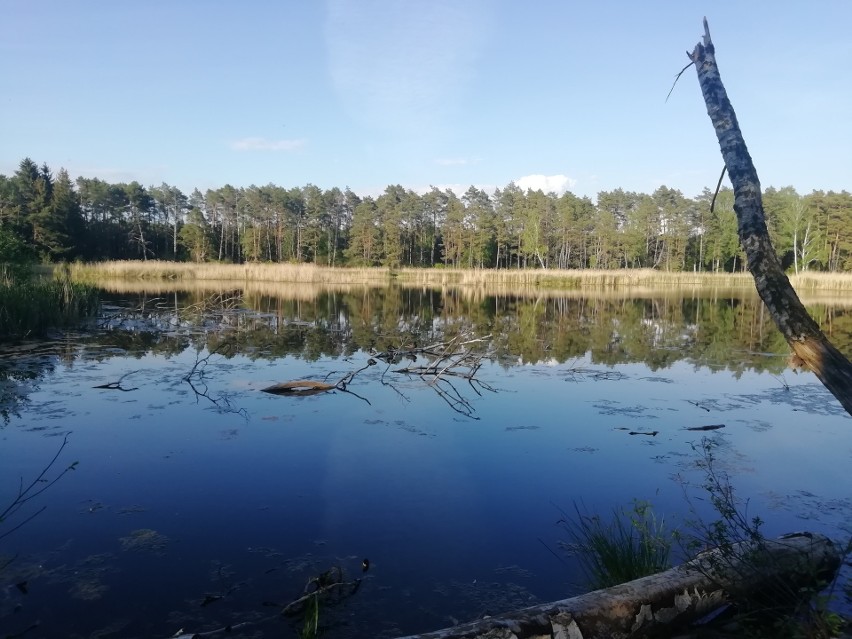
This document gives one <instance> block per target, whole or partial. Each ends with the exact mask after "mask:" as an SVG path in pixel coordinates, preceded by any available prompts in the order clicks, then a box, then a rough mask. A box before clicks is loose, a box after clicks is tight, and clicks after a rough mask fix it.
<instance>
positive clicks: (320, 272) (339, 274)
mask: <svg viewBox="0 0 852 639" xmlns="http://www.w3.org/2000/svg"><path fill="white" fill-rule="evenodd" d="M70 273H71V277H72V278H73V279H75V280H78V281H101V280H104V279H123V280H159V281H167V280H171V281H202V280H220V281H240V282H281V283H314V284H384V283H387V282H389V281H398V282H404V283H406V284H413V285H418V286H420V285H422V286H490V287H498V286H511V287H516V288H517V287H524V288H527V287H529V288H539V289H562V290H570V289H591V288H594V289H608V288H610V289H615V288H639V287H646V288H670V287H678V288H683V287H710V288H720V287H721V288H728V289H751V288H753V287H754V281H753V280H752V277H751V275H750V274H749V273H707V272H703V273H698V272H675V271H657V270H654V269H613V270H605V269H584V270H559V269H500V270H495V269H443V268H435V269H426V268H401V269H389V268H348V267H346V268H341V267H327V266H317V265H315V264H288V263H279V264H270V263H246V264H221V263H218V262H216V263H214V262H209V263H202V264H199V263H187V262H165V261H156V260H149V261H147V262H140V261H127V260H125V261H112V262H96V263H91V264H73V265H71V266H70ZM791 281H792V283H793V286H795V287H796V289H797V290H835V291H852V273H810V272H809V273H801V274H799V275H794V276H792V277H791Z"/></svg>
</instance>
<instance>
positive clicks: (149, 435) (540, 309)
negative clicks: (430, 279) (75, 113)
mask: <svg viewBox="0 0 852 639" xmlns="http://www.w3.org/2000/svg"><path fill="white" fill-rule="evenodd" d="M134 286H138V285H134ZM146 286H147V284H146ZM155 286H159V285H155ZM811 310H812V312H813V313H814V315H815V316H816V317H817V318H818V319H819V320H820V321H821V323H822V325H823V327H824V328H825V329H826V330H827V331H828V332H829V333H830V334H831V338H832V340H833V341H834V342H835V344H837V345H838V347H839V348H840V349H841V350H842V351H844V352H845V353H847V354H848V353H850V352H851V351H852V309H849V308H847V307H844V306H840V305H832V304H830V303H827V302H825V301H820V302H819V303H818V304H816V305H814V306H813V307H812V309H811ZM787 352H788V350H787V346H786V344H785V343H784V341H783V339H781V338H780V336H778V335H777V331H776V330H775V329H774V327H773V325H772V323H771V320H770V319H769V317H768V315H767V314H765V313H764V312H763V309H762V305H761V304H760V303H759V300H758V299H757V298H756V297H755V296H752V295H745V296H742V295H739V294H735V293H733V292H730V291H724V292H722V291H720V292H704V293H702V292H698V291H687V292H678V291H667V292H666V293H665V294H664V295H652V294H650V293H648V294H647V295H642V296H638V297H631V296H628V295H623V294H613V293H610V294H607V295H602V296H589V295H587V294H586V295H584V294H580V293H578V292H570V293H560V292H556V291H547V292H528V291H527V292H524V291H521V292H511V293H510V292H506V291H500V292H497V291H486V290H481V289H476V290H462V289H449V288H447V289H432V288H405V287H391V288H369V287H362V286H351V287H344V288H315V287H309V286H304V285H299V286H298V287H288V286H279V287H274V286H269V285H257V284H253V285H251V286H246V287H245V288H234V287H233V283H229V284H228V287H222V288H218V287H216V288H213V289H211V288H209V287H208V288H199V289H197V290H176V289H170V288H167V287H161V288H156V289H148V290H138V289H136V288H134V289H133V290H118V289H116V288H115V287H113V289H112V290H107V291H105V292H104V293H103V295H102V309H101V317H100V319H99V325H98V329H97V330H93V331H90V332H87V333H77V334H66V335H63V336H61V337H58V338H55V339H52V340H42V341H39V342H31V343H25V344H17V345H11V346H8V347H4V351H3V357H2V358H0V384H2V386H0V388H2V398H0V411H2V415H3V420H4V422H3V427H2V428H0V438H2V442H0V445H2V448H0V487H2V486H7V487H9V488H8V489H6V490H8V491H13V490H14V487H15V486H18V482H19V478H21V477H32V476H33V470H34V469H35V470H36V472H37V471H38V469H39V468H41V467H42V466H41V465H43V463H44V459H45V458H49V457H50V454H52V453H51V452H50V450H49V447H48V446H47V445H48V444H51V445H53V452H55V443H56V441H57V440H56V439H50V438H48V439H43V438H42V437H41V436H43V435H60V434H64V433H67V432H68V431H73V436H72V439H71V442H72V443H73V447H74V457H75V458H79V459H80V461H81V464H80V468H79V470H77V472H75V473H74V474H73V475H71V476H70V477H66V478H65V479H64V480H63V481H62V482H59V483H58V484H56V485H55V486H54V487H53V488H52V489H51V491H49V492H48V493H45V494H43V495H41V496H40V499H43V505H44V506H46V510H45V511H44V512H43V513H42V514H40V515H39V517H37V518H36V519H34V520H33V521H32V522H31V523H29V524H28V525H27V535H26V536H23V535H14V536H10V537H9V538H8V539H2V540H0V554H3V555H6V556H14V555H17V557H18V559H16V561H15V562H14V564H12V565H10V566H9V567H8V569H7V570H5V571H3V573H0V626H2V627H3V629H4V632H7V633H8V632H10V631H11V632H13V633H14V632H23V631H25V630H26V629H27V628H28V627H29V626H30V625H31V624H34V623H36V622H38V623H39V624H40V625H39V629H38V630H37V631H33V632H35V634H38V633H42V634H44V636H69V637H84V636H85V637H89V636H102V637H107V636H121V637H154V636H162V637H167V636H172V635H175V634H176V633H177V632H178V631H179V630H181V629H184V631H185V632H199V631H202V630H204V631H213V630H216V629H220V628H224V627H226V626H227V625H229V624H234V625H236V624H244V625H242V626H239V628H236V626H235V631H234V633H233V634H232V635H229V636H246V637H252V636H288V635H287V633H288V632H289V633H290V636H296V634H297V633H298V631H299V629H300V627H301V623H302V619H301V618H299V617H298V616H296V618H289V617H285V618H282V617H281V616H280V615H279V613H280V611H281V609H282V608H284V607H286V606H287V605H288V603H289V602H292V601H295V600H298V599H299V598H300V597H304V596H305V594H306V593H305V587H306V584H309V583H314V585H315V586H316V584H317V582H316V581H314V582H311V580H312V579H314V580H316V579H318V576H319V575H323V574H326V573H328V571H330V570H332V569H334V570H336V569H335V568H334V567H336V566H339V568H340V572H339V574H340V575H345V578H343V577H341V578H340V580H339V581H340V582H341V583H343V582H346V583H349V582H352V581H353V580H355V579H360V581H359V582H358V584H359V586H358V589H357V592H356V593H355V594H354V595H353V596H351V597H343V598H340V600H337V599H329V600H327V601H325V602H323V601H320V602H319V607H318V617H317V618H318V620H319V624H320V627H321V628H322V629H324V630H325V631H326V632H327V636H334V637H391V636H394V635H397V634H404V633H408V632H416V631H424V630H428V629H434V628H436V627H441V626H446V625H450V624H452V623H456V622H459V621H465V620H469V619H474V618H477V617H481V616H482V615H485V614H495V613H497V612H499V611H501V610H506V609H511V608H516V607H520V606H525V605H530V604H532V603H536V602H539V601H546V600H550V599H556V598H561V597H565V596H568V595H570V594H576V592H575V591H574V590H572V589H575V588H576V586H575V585H573V584H576V581H577V580H576V574H572V573H571V566H572V565H571V563H570V561H569V562H568V566H566V565H565V564H563V563H560V562H557V561H556V560H555V559H554V558H553V556H552V555H550V554H548V553H547V550H546V549H545V548H543V546H542V543H541V542H540V541H539V540H541V541H542V542H544V543H545V544H546V545H547V546H548V547H549V548H555V547H557V543H556V542H557V539H558V535H559V531H558V527H557V526H555V522H556V520H557V519H558V513H556V512H554V510H553V507H552V505H551V504H552V503H560V504H565V503H570V502H571V501H572V500H573V499H577V498H582V499H583V501H584V503H586V504H587V506H588V507H589V508H590V509H594V508H598V507H599V509H600V510H601V511H607V512H608V511H609V509H610V508H611V506H612V504H615V503H625V502H627V501H629V500H631V499H645V498H653V499H654V501H655V508H657V509H658V510H660V511H661V512H662V511H668V512H672V513H678V512H681V511H682V510H683V508H684V505H683V503H682V501H681V500H682V497H681V495H680V491H679V489H678V488H677V487H675V486H673V485H672V481H671V477H672V475H673V474H677V473H682V472H686V471H688V470H689V469H690V468H691V467H692V464H693V462H694V460H693V459H691V457H690V455H689V451H690V447H689V446H690V442H694V441H696V439H697V438H698V437H699V436H700V435H701V434H702V433H704V432H707V431H710V430H712V432H713V435H714V437H716V438H718V440H719V441H720V442H721V444H720V447H719V450H720V451H721V453H720V454H722V455H723V459H722V460H721V462H724V463H727V464H729V468H730V470H731V474H732V476H734V475H735V476H736V477H737V480H738V488H739V489H740V491H741V493H743V494H753V495H757V496H759V497H756V502H758V503H759V504H760V505H761V506H762V507H764V508H766V509H767V510H769V511H770V512H771V513H772V516H773V517H770V518H768V519H770V520H772V519H774V520H775V521H776V523H775V524H774V525H776V526H777V527H778V529H779V530H778V532H788V531H789V530H791V529H798V528H801V527H802V525H801V523H798V524H797V521H798V517H800V516H807V517H809V521H808V526H809V527H815V528H818V529H821V530H823V531H826V532H829V533H832V532H837V531H838V530H839V528H840V526H841V523H840V520H841V519H842V515H844V514H848V508H849V505H848V501H844V499H847V500H848V493H849V491H850V489H852V486H850V485H849V480H848V477H847V476H846V474H845V473H844V472H843V471H842V470H841V469H843V468H845V467H847V466H848V462H849V458H850V457H852V440H850V434H849V431H850V429H849V427H848V423H847V419H848V418H847V417H846V416H845V415H844V413H843V411H842V409H840V408H839V407H836V406H835V403H834V401H833V399H832V398H831V397H830V396H829V395H828V394H827V392H825V391H824V390H823V389H822V387H821V386H820V385H819V384H818V383H817V382H816V380H815V379H814V378H813V377H812V376H810V375H800V374H795V373H793V372H792V371H790V370H788V368H787ZM371 361H372V362H373V364H372V365H371V364H370V362H371ZM436 362H437V364H436ZM438 371H441V374H440V375H436V373H437V372H438ZM453 371H456V372H458V373H459V374H458V375H455V376H453V375H450V374H449V373H451V372H453ZM341 381H343V383H342V384H339V382H341ZM283 382H291V383H292V382H299V383H301V384H302V386H301V388H311V387H313V388H314V389H317V388H320V389H321V392H320V393H318V394H312V395H311V394H304V395H301V394H299V393H284V394H285V395H286V396H283V397H281V396H275V395H270V394H268V393H261V392H260V391H261V390H263V389H265V388H268V387H271V386H275V385H280V384H281V383H283ZM312 385H313V386H312ZM326 387H328V388H326ZM343 391H345V392H343ZM293 395H298V396H293ZM835 408H836V410H835ZM804 418H806V419H807V422H808V425H807V428H808V433H809V436H808V437H807V438H804V437H802V435H801V430H802V428H803V426H802V419H804ZM721 462H720V463H721ZM40 464H41V465H40ZM794 465H795V466H796V467H798V468H799V469H800V471H801V472H800V473H799V474H798V476H797V477H795V478H794V477H791V475H790V474H789V473H787V472H785V470H784V469H786V468H790V467H793V466H794ZM0 494H6V492H5V491H0ZM768 532H769V533H772V532H773V531H772V530H770V531H768ZM0 534H2V533H1V531H0ZM365 557H369V565H370V569H369V571H368V572H364V571H363V568H362V566H363V562H364V558H365ZM573 568H576V566H573ZM334 574H338V573H334ZM22 582H26V584H27V587H26V591H27V592H22V591H21V590H20V589H19V588H17V586H16V584H19V583H22ZM334 588H336V586H334ZM308 594H309V593H308ZM264 603H266V604H269V605H264ZM57 633H58V634H57ZM239 633H242V634H239ZM264 633H271V634H270V635H267V634H264Z"/></svg>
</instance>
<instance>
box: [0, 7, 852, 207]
mask: <svg viewBox="0 0 852 639" xmlns="http://www.w3.org/2000/svg"><path fill="white" fill-rule="evenodd" d="M0 9H2V16H3V20H2V21H0V173H3V174H6V175H10V174H11V173H13V172H14V170H15V168H16V167H17V165H18V163H19V161H20V160H21V159H22V158H23V157H25V156H29V157H31V158H32V159H33V160H35V161H36V162H39V163H42V162H47V163H48V165H49V166H51V168H53V169H54V171H56V170H58V169H59V168H60V167H65V168H66V169H68V171H69V173H70V174H71V176H72V178H73V177H76V176H78V175H83V176H86V177H100V178H101V179H105V180H107V181H110V182H117V181H129V180H134V179H135V180H138V181H140V182H141V183H143V184H145V185H159V184H160V183H161V182H164V181H165V182H168V183H169V184H175V185H177V186H179V187H180V188H181V189H183V190H184V191H185V192H187V193H189V192H190V191H191V190H192V189H193V188H195V187H198V188H200V189H201V190H202V191H203V190H204V189H207V188H217V187H220V186H223V185H224V184H226V183H230V184H232V185H235V186H249V185H250V184H267V183H270V182H272V183H275V184H279V185H281V186H286V187H291V186H303V185H305V184H307V183H312V184H316V185H318V186H320V187H322V188H330V187H333V186H339V187H341V188H342V187H345V186H349V187H351V188H352V189H353V190H354V191H355V192H357V193H359V194H362V195H364V194H376V193H378V192H381V190H383V189H384V187H385V186H387V185H388V184H402V185H403V186H406V187H408V188H412V189H415V190H424V189H426V188H428V187H429V186H430V185H436V186H439V187H441V188H445V187H455V188H460V189H461V190H464V189H466V188H467V187H468V186H470V185H471V184H473V185H476V186H478V187H481V188H485V189H487V190H489V191H491V190H493V188H494V187H503V186H505V185H506V184H508V183H509V182H510V181H516V182H518V183H519V184H520V185H521V186H524V187H527V186H530V187H533V188H539V187H542V188H544V189H545V190H555V191H561V190H564V189H569V190H571V191H573V192H575V193H577V194H580V195H589V196H594V195H595V194H596V193H597V192H598V191H601V190H610V189H614V188H618V187H622V188H625V189H629V190H638V191H644V192H651V191H653V190H654V189H655V188H656V187H658V186H660V185H663V184H664V185H666V186H669V187H673V188H678V189H681V190H682V191H683V192H684V194H686V195H688V196H692V195H696V194H698V193H699V192H700V191H701V189H702V188H703V187H705V186H711V187H712V186H714V185H715V182H716V180H717V179H718V175H719V172H720V170H721V168H722V160H721V156H720V155H719V150H718V147H717V145H716V139H715V135H714V133H713V130H712V127H711V125H710V121H709V119H708V117H707V115H706V111H705V108H704V104H703V101H702V99H701V94H700V90H699V87H698V83H697V80H696V76H695V72H694V71H693V70H692V69H689V70H688V71H687V72H686V73H684V75H683V76H682V78H681V80H680V82H679V83H678V86H677V87H676V88H675V90H674V92H673V94H672V96H671V98H669V101H668V102H665V97H666V94H667V93H668V91H669V88H670V86H671V84H672V81H673V79H674V76H675V75H676V74H677V72H678V71H679V70H680V69H681V68H682V67H683V66H684V65H685V64H686V63H687V62H688V60H687V57H686V54H685V51H686V50H687V49H689V50H692V48H693V46H694V45H695V43H696V42H697V41H698V40H699V38H700V36H701V33H702V27H701V18H702V17H703V16H704V15H707V16H708V19H709V21H710V28H711V33H712V35H713V40H714V43H715V44H716V48H717V59H718V62H719V66H720V69H721V71H722V77H723V80H724V81H725V83H726V86H727V88H728V92H729V95H730V97H731V99H732V102H733V104H734V107H735V109H736V110H737V115H738V118H739V121H740V124H741V126H742V127H743V131H744V134H745V137H746V141H747V142H748V145H749V149H750V151H751V154H752V157H753V158H754V160H755V163H756V165H757V168H758V172H759V174H760V178H761V182H762V184H763V186H769V185H774V186H779V187H780V186H785V185H789V184H792V185H793V186H795V187H796V188H797V189H799V191H800V192H810V191H811V190H813V189H834V190H840V189H850V188H852V36H850V35H849V25H850V24H852V2H849V1H848V0H836V1H833V2H832V1H820V0H812V1H810V2H803V1H796V2H790V1H783V0H782V1H775V2H760V1H748V2H745V1H742V0H740V1H730V2H728V1H714V2H698V1H694V0H680V1H677V2H674V1H672V2H653V1H650V0H648V1H645V2H639V1H638V0H632V1H629V2H627V1H625V2H589V1H587V2H583V3H580V2H574V1H571V0H562V1H559V2H557V1H544V0H527V1H526V2H518V1H515V0H407V1H406V0H399V1H391V0H325V1H319V0H317V1H315V2H312V1H308V0H304V1H297V0H274V1H273V0H268V1H267V0H255V1H250V0H247V1H246V2H232V1H225V0H218V1H212V0H211V1H206V2H201V1H199V0H196V1H188V0H184V1H181V0H147V1H145V2H141V1H140V2H130V1H126V0H109V1H102V0H86V1H83V0H81V1H79V2H69V1H68V0H40V1H39V2H32V1H31V0H0Z"/></svg>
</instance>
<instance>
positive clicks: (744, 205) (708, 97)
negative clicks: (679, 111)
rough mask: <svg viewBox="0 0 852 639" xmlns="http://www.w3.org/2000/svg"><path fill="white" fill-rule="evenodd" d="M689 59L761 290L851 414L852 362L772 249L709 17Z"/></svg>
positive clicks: (798, 350)
mask: <svg viewBox="0 0 852 639" xmlns="http://www.w3.org/2000/svg"><path fill="white" fill-rule="evenodd" d="M687 55H688V56H689V58H690V59H691V60H692V62H694V63H695V69H696V72H697V73H698V83H699V84H700V85H701V93H702V95H703V96H704V102H705V104H706V105H707V114H708V115H709V116H710V120H711V121H712V123H713V128H714V129H715V131H716V137H717V139H718V141H719V148H720V150H721V152H722V158H723V159H724V160H725V167H726V168H727V170H728V175H729V176H730V179H731V184H732V185H733V187H734V210H735V211H736V213H737V224H738V231H739V236H740V242H741V243H742V246H743V250H745V254H746V260H747V264H748V270H749V271H750V272H751V274H752V276H753V277H754V283H755V286H756V288H757V292H758V294H759V295H760V298H761V299H762V300H763V302H764V304H766V308H767V309H768V310H769V313H770V315H771V316H772V319H773V321H774V322H775V324H776V326H778V329H779V330H780V331H781V334H782V335H783V336H784V339H785V340H787V343H788V344H789V345H790V348H792V350H793V353H794V355H795V358H796V361H797V362H799V363H801V364H803V365H804V366H806V367H807V368H809V369H810V370H812V371H813V372H814V374H815V375H816V376H817V378H819V380H820V381H821V382H822V383H823V385H824V386H825V387H826V388H827V389H828V390H829V391H831V393H832V394H833V395H834V396H835V397H836V398H837V400H838V401H839V402H840V403H841V404H842V405H843V408H845V409H846V412H848V413H849V414H850V415H852V363H850V362H849V360H848V359H847V358H846V357H845V356H844V355H843V354H842V353H841V352H840V351H838V350H837V348H836V347H835V346H834V345H833V344H832V343H831V342H830V341H829V340H828V338H827V337H826V336H825V335H824V334H823V332H822V331H821V330H820V328H819V326H818V325H817V323H816V322H815V321H814V320H813V318H812V317H811V316H810V315H809V314H808V312H807V309H805V307H804V305H803V304H802V302H801V301H800V300H799V297H798V295H797V294H796V291H795V290H794V289H793V286H792V285H791V284H790V280H789V279H788V278H787V275H786V274H785V273H784V270H783V269H782V268H781V262H780V261H779V260H778V256H777V255H776V253H775V249H774V248H773V247H772V242H771V241H770V239H769V232H768V231H767V228H766V218H765V216H764V212H763V200H762V197H761V190H760V181H759V180H758V177H757V170H756V169H755V167H754V163H753V162H752V159H751V156H750V155H749V152H748V148H747V147H746V143H745V140H744V139H743V135H742V132H741V131H740V125H739V122H738V121H737V116H736V113H734V107H733V106H732V105H731V101H730V100H729V99H728V94H727V92H726V91H725V86H724V85H723V84H722V78H721V76H720V74H719V68H718V66H717V65H716V50H715V47H714V46H713V41H712V40H711V39H710V29H709V27H708V25H707V19H706V18H705V19H704V37H703V39H702V41H701V42H699V43H698V44H697V45H696V46H695V49H694V50H693V51H692V53H691V54H690V53H687Z"/></svg>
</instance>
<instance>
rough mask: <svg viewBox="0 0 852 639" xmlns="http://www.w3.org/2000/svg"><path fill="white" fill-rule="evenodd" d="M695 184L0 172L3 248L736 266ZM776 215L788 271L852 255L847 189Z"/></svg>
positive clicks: (724, 206) (721, 224)
mask: <svg viewBox="0 0 852 639" xmlns="http://www.w3.org/2000/svg"><path fill="white" fill-rule="evenodd" d="M712 199H713V193H712V192H711V191H710V190H709V189H704V191H703V193H701V194H700V195H699V196H697V197H694V198H690V197H686V196H684V194H683V193H681V192H680V191H679V190H676V189H671V188H668V187H666V186H660V187H659V188H658V189H656V190H655V191H654V192H653V193H651V194H646V193H637V192H633V191H624V190H622V189H616V190H614V191H601V192H600V193H598V194H597V198H596V201H594V202H593V201H592V200H591V199H590V198H588V197H579V196H577V195H574V194H573V193H570V192H566V193H563V194H561V195H557V194H556V193H544V192H542V191H541V190H538V191H532V190H527V191H523V190H521V189H520V188H519V187H518V186H517V185H515V184H514V183H510V184H508V185H506V186H505V187H504V188H502V189H500V188H498V189H495V190H494V192H493V193H488V192H486V191H484V190H482V189H478V188H476V187H475V186H471V187H470V188H469V189H468V190H467V191H466V192H465V193H464V194H463V195H462V196H461V197H459V196H458V195H457V194H455V193H454V192H453V191H451V190H449V189H446V190H441V189H438V188H436V187H432V188H431V190H429V191H428V192H426V193H416V192H414V191H412V190H410V189H406V188H404V187H402V186H400V185H391V186H388V187H387V188H386V189H385V191H384V192H383V193H382V194H381V195H379V196H378V197H375V198H373V197H364V198H361V197H359V196H358V195H356V194H355V193H353V192H352V191H351V190H350V189H349V188H348V187H347V188H344V189H343V190H341V189H340V188H337V187H334V188H331V189H328V190H323V189H320V188H319V187H317V186H314V185H313V184H308V185H306V186H302V187H291V188H285V187H281V186H277V185H274V184H267V185H266V186H254V185H252V186H249V187H247V188H235V187H233V186H231V185H229V184H226V185H224V186H222V187H221V188H218V189H208V190H207V191H206V192H204V193H202V192H201V191H199V190H198V189H194V190H193V191H192V193H190V194H188V195H187V194H185V193H184V192H182V191H181V190H180V189H179V188H177V187H175V186H171V185H168V184H166V183H163V184H161V185H159V186H147V187H146V186H143V185H141V184H139V183H138V182H135V181H134V182H130V183H124V182H119V183H109V182H106V181H104V180H100V179H98V178H82V177H80V178H77V179H76V181H72V180H71V178H70V176H69V175H68V172H67V171H66V170H65V169H60V170H59V171H58V172H57V173H56V174H54V173H53V172H52V171H51V169H50V167H48V166H47V165H46V164H42V165H41V166H38V165H37V164H36V163H35V162H33V161H32V160H31V159H29V158H25V159H24V160H22V161H21V163H20V165H19V167H18V170H17V171H16V172H15V173H14V175H12V176H4V175H0V260H2V261H18V260H21V259H25V258H28V257H31V258H37V259H40V260H42V261H45V262H55V261H63V260H85V261H98V260H106V259H111V260H112V259H140V260H147V259H162V260H181V261H197V262H204V261H225V262H234V263H240V262H252V261H263V262H294V263H298V262H310V263H316V264H320V265H332V266H344V265H353V266H391V267H396V266H415V267H418V266H419V267H438V266H444V267H455V268H501V269H502V268H557V269H566V268H576V269H584V268H657V269H661V270H669V271H693V270H696V271H737V270H742V269H743V268H744V261H743V254H742V250H741V248H740V244H739V241H738V238H737V220H736V215H735V213H734V210H733V193H732V191H731V190H730V189H728V188H723V189H721V190H720V192H719V193H718V196H717V197H716V202H715V206H714V207H713V210H712V211H711V206H710V203H711V200H712ZM763 202H764V208H765V211H766V217H767V222H768V226H769V231H770V234H771V236H772V241H773V243H774V245H775V247H776V250H777V251H778V254H779V256H781V259H782V262H783V265H784V267H785V268H787V269H788V270H790V271H795V272H800V271H809V270H819V271H835V272H836V271H846V270H850V269H852V194H850V193H848V192H847V191H845V190H844V191H841V192H839V193H838V192H834V191H828V192H824V191H813V192H812V193H810V194H807V195H801V194H799V193H798V192H797V191H796V190H795V189H794V188H793V187H792V186H787V187H784V188H780V189H776V188H772V187H770V188H767V189H765V190H764V193H763Z"/></svg>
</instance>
